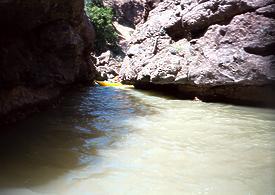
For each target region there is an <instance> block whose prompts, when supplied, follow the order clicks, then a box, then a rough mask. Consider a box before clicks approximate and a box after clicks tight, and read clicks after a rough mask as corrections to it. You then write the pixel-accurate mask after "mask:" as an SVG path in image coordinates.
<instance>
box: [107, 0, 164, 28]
mask: <svg viewBox="0 0 275 195" xmlns="http://www.w3.org/2000/svg"><path fill="white" fill-rule="evenodd" d="M159 2H160V0H103V4H104V5H105V6H107V7H111V8H113V10H114V11H115V16H116V20H117V21H118V22H119V23H120V24H124V25H127V26H130V27H132V28H134V27H135V26H136V25H137V24H138V23H140V22H142V21H143V20H144V19H145V18H146V17H147V14H148V13H149V12H150V11H151V9H153V8H154V7H156V5H157V4H158V3H159Z"/></svg>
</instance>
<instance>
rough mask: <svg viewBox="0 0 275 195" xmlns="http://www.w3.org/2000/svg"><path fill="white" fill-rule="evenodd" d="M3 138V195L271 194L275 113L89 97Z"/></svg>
mask: <svg viewBox="0 0 275 195" xmlns="http://www.w3.org/2000/svg"><path fill="white" fill-rule="evenodd" d="M1 133H2V135H1V137H0V144H1V145H0V194H1V195H42V194H43V195H45V194H46V195H47V194H49V195H80V194H81V195H93V194H95V195H97V194H104V195H105V194H116V195H120V194H149V195H150V194H152V195H153V194H160V195H161V194H163V195H166V194H181V195H182V194H217V195H218V194H219V195H220V194H230V195H231V194H235V195H237V194H251V195H253V194H268V195H271V194H275V110H272V109H262V108H251V107H241V106H233V105H228V104H227V105H226V104H217V103H203V102H194V101H187V100H176V99H173V98H169V97H162V96H158V95H156V94H153V93H146V92H142V91H137V90H123V89H116V88H104V87H91V88H88V89H87V88H84V89H81V90H79V91H78V92H71V93H69V94H67V95H66V98H65V99H64V101H63V102H62V103H61V105H59V106H57V107H56V108H52V109H49V110H47V111H45V112H43V113H37V114H35V115H34V116H32V117H30V118H28V119H27V120H24V121H22V122H20V123H19V124H16V125H13V126H8V127H4V129H1Z"/></svg>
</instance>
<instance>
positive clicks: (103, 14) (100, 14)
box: [85, 1, 118, 50]
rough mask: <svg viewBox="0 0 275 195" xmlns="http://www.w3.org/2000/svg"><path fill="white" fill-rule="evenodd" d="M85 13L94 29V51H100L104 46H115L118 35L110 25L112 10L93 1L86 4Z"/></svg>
mask: <svg viewBox="0 0 275 195" xmlns="http://www.w3.org/2000/svg"><path fill="white" fill-rule="evenodd" d="M85 11H86V13H87V15H88V17H89V19H90V20H91V21H92V22H93V24H94V26H95V29H96V34H97V38H96V42H95V45H96V49H99V50H102V49H103V48H105V47H106V46H111V47H112V46H116V45H117V40H118V34H117V33H116V30H115V27H114V26H113V24H112V20H113V11H112V9H111V8H107V7H103V6H102V4H101V3H100V2H99V1H93V2H91V3H86V6H85Z"/></svg>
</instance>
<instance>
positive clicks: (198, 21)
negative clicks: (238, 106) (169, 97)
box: [120, 0, 275, 105]
mask: <svg viewBox="0 0 275 195" xmlns="http://www.w3.org/2000/svg"><path fill="white" fill-rule="evenodd" d="M274 4H275V1H274V0H269V1H256V0H255V1H246V0H204V1H192V0H190V1H169V0H166V1H164V2H162V3H160V4H159V5H158V7H157V8H155V9H154V10H152V11H151V12H150V15H149V18H148V21H147V22H146V23H145V24H143V25H142V26H140V27H139V28H138V29H137V30H136V32H135V33H134V36H133V38H132V41H131V44H130V48H129V50H128V53H127V54H128V57H127V58H125V60H124V63H123V66H122V70H121V72H120V77H121V79H122V80H124V82H127V83H132V84H135V85H136V86H137V87H141V88H158V89H161V90H169V88H173V90H174V91H176V93H178V94H181V95H183V96H184V97H190V98H193V97H195V96H199V97H200V98H201V99H205V100H219V101H230V102H235V103H252V104H254V103H255V104H257V103H260V104H262V103H263V104H265V105H270V104H272V105H275V101H274V99H275V90H274V89H275V50H274V48H275V19H274Z"/></svg>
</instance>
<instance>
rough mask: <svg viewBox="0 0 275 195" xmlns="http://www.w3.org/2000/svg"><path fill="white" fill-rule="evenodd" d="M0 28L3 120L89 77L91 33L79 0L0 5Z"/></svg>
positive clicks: (10, 0)
mask: <svg viewBox="0 0 275 195" xmlns="http://www.w3.org/2000/svg"><path fill="white" fill-rule="evenodd" d="M0 25H1V31H0V69H1V72H0V119H1V121H2V122H3V121H6V120H7V117H8V116H10V115H12V116H15V115H21V112H20V111H21V110H24V113H26V111H27V112H30V111H31V110H32V109H31V107H32V106H33V105H38V104H44V103H45V102H48V101H49V100H51V99H53V98H55V97H57V96H58V95H59V94H60V91H61V90H62V89H63V88H64V87H65V86H67V85H70V84H72V83H75V82H82V83H87V82H89V81H90V80H92V79H93V77H94V73H93V64H92V61H91V60H90V51H91V47H92V44H93V41H94V38H95V33H94V29H93V26H92V25H91V24H90V23H89V21H88V19H87V18H86V16H85V14H84V1H83V0H67V1H65V0H43V1H36V0H35V1H34V0H28V1H14V0H5V1H1V2H0ZM8 118H9V117H8ZM11 119H14V117H11Z"/></svg>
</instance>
